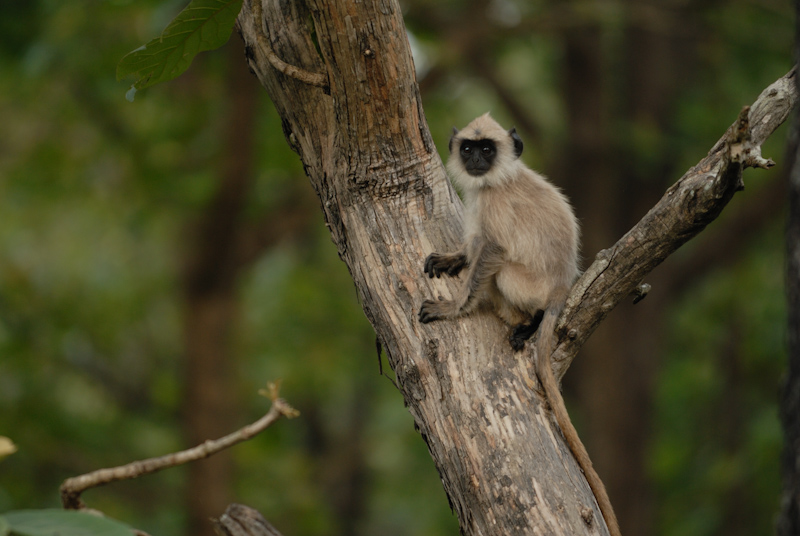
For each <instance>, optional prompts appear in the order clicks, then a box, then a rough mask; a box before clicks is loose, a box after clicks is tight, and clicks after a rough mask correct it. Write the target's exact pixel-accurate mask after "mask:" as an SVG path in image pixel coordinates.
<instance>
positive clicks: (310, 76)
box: [250, 0, 329, 88]
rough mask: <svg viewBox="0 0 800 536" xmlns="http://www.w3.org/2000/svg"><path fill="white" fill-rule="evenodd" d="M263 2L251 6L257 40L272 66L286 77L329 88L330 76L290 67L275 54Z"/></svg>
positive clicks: (257, 1)
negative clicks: (266, 28)
mask: <svg viewBox="0 0 800 536" xmlns="http://www.w3.org/2000/svg"><path fill="white" fill-rule="evenodd" d="M261 1H262V0H253V2H252V3H251V4H250V9H251V10H252V12H253V18H254V19H255V22H256V24H255V30H256V39H257V40H258V44H259V45H260V46H261V47H262V48H263V49H264V53H265V54H266V56H267V60H268V61H269V63H270V65H272V66H273V67H274V68H275V69H277V70H278V71H279V72H281V73H283V74H285V75H286V76H289V77H291V78H294V79H296V80H299V81H301V82H303V83H306V84H309V85H312V86H316V87H321V88H328V87H329V83H328V75H326V74H322V73H312V72H309V71H306V70H304V69H300V68H299V67H295V66H294V65H289V64H288V63H286V62H285V61H283V60H282V59H280V58H279V57H278V55H277V54H275V51H273V50H272V43H271V42H270V40H269V37H267V34H266V32H265V31H264V16H263V11H262V8H261Z"/></svg>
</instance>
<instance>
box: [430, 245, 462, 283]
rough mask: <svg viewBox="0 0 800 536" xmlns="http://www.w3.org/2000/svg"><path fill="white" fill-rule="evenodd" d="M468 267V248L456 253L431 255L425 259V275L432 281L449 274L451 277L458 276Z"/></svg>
mask: <svg viewBox="0 0 800 536" xmlns="http://www.w3.org/2000/svg"><path fill="white" fill-rule="evenodd" d="M466 265H467V253H466V247H464V248H461V249H460V250H459V251H456V252H455V253H431V254H430V255H428V258H427V259H425V273H426V274H428V277H430V278H431V279H432V278H433V277H434V276H436V277H442V274H447V275H449V276H450V277H454V276H457V275H458V274H459V273H460V272H461V270H463V269H464V267H465V266H466Z"/></svg>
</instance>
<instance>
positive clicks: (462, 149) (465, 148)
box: [461, 145, 472, 154]
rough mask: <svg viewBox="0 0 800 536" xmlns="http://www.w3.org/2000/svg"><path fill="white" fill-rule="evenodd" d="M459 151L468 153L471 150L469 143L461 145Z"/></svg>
mask: <svg viewBox="0 0 800 536" xmlns="http://www.w3.org/2000/svg"><path fill="white" fill-rule="evenodd" d="M461 152H462V153H465V154H469V153H471V152H472V147H470V146H469V145H463V146H462V147H461Z"/></svg>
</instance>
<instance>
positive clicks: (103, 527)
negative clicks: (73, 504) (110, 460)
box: [0, 509, 133, 536]
mask: <svg viewBox="0 0 800 536" xmlns="http://www.w3.org/2000/svg"><path fill="white" fill-rule="evenodd" d="M3 519H4V520H5V522H6V523H7V524H8V528H9V529H10V532H8V533H7V534H9V535H10V536H132V535H133V530H131V528H130V527H128V526H127V525H125V524H123V523H120V522H119V521H115V520H113V519H109V518H107V517H98V516H95V515H92V514H87V513H85V512H76V511H73V510H57V509H52V510H16V511H13V512H6V513H5V514H3V517H2V518H0V535H2V534H5V533H3V532H2V521H3Z"/></svg>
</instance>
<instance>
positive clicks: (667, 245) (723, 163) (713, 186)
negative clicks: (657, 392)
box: [553, 70, 798, 377]
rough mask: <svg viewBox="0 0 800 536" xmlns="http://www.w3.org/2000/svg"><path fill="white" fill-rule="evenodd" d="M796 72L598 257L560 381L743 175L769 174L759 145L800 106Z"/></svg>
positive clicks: (573, 297)
mask: <svg viewBox="0 0 800 536" xmlns="http://www.w3.org/2000/svg"><path fill="white" fill-rule="evenodd" d="M794 77H795V70H792V71H790V72H789V73H788V74H786V75H785V76H783V77H782V78H780V79H779V80H777V81H776V82H775V83H773V84H771V85H770V86H769V87H767V88H766V89H765V90H764V91H762V92H761V95H759V97H758V99H757V100H756V102H754V103H753V105H752V106H750V107H745V108H744V109H743V110H742V112H741V113H740V114H739V118H738V119H737V121H736V122H735V123H734V124H733V125H731V127H730V128H728V130H727V132H725V134H724V135H723V136H722V138H720V140H719V141H718V142H717V143H716V144H715V145H714V147H713V148H712V149H711V151H710V152H709V153H708V156H706V157H705V158H704V159H703V160H701V161H700V162H699V163H698V164H697V165H696V166H694V167H693V168H691V169H690V170H689V171H687V172H686V174H684V176H683V177H681V179H680V180H679V181H678V182H676V183H675V184H674V185H673V186H671V187H670V188H669V189H668V190H667V191H666V193H665V194H664V196H663V197H662V198H661V200H660V201H659V202H658V203H657V204H656V205H655V206H654V207H653V208H652V209H650V211H649V212H648V213H647V214H646V215H645V216H644V217H643V218H642V219H641V220H640V221H639V223H637V224H636V225H635V226H634V227H633V228H632V229H631V230H630V231H628V232H627V233H626V234H625V235H624V236H623V237H622V238H620V239H619V240H618V241H617V243H616V244H614V245H613V246H611V247H610V248H608V249H605V250H603V251H601V252H600V253H598V254H597V257H596V259H595V261H594V263H592V265H591V266H589V268H588V269H587V270H586V272H584V274H583V275H582V276H581V277H580V279H579V280H578V281H577V283H575V286H574V287H573V288H572V292H571V293H570V297H569V299H568V301H567V307H566V308H565V310H564V313H563V315H562V317H561V320H560V321H559V333H562V334H566V337H562V338H561V342H560V343H559V345H558V346H557V348H556V350H555V352H554V357H553V359H554V361H555V362H556V364H555V367H556V374H557V376H558V377H560V376H562V375H563V374H564V372H565V371H566V369H567V368H568V367H569V364H570V363H571V361H572V359H573V358H574V357H575V355H576V354H577V352H578V349H579V348H580V347H581V346H582V345H583V343H584V342H585V341H586V339H587V338H588V337H589V335H591V334H592V332H593V331H594V329H595V328H596V327H597V325H598V324H599V323H600V322H601V321H602V320H603V319H604V318H605V317H606V315H607V314H608V313H609V312H610V311H611V310H612V309H613V308H614V307H615V306H616V305H617V304H618V303H619V302H620V301H621V300H623V299H625V298H626V297H627V296H628V295H630V294H631V292H633V291H634V289H635V288H636V287H637V285H639V283H640V282H641V280H642V278H643V277H644V276H645V275H646V274H647V273H649V272H650V271H651V270H652V269H653V268H655V267H656V266H658V265H659V264H660V263H661V262H662V261H663V260H664V259H666V258H667V257H668V256H669V255H670V254H671V253H672V252H674V251H675V250H676V249H678V248H679V247H680V246H681V245H683V244H684V243H686V242H687V241H688V240H689V239H691V238H693V237H694V236H695V235H697V234H698V233H699V232H700V231H702V230H703V229H704V228H705V227H706V225H708V224H709V223H710V222H711V221H712V220H714V219H715V218H716V217H717V216H718V215H719V213H720V212H721V211H722V209H723V208H724V207H725V205H727V204H728V201H730V199H731V197H733V194H734V193H735V192H737V191H739V190H741V189H742V188H743V187H744V183H743V182H742V169H744V168H745V167H762V168H766V167H771V162H772V161H771V160H767V159H764V158H762V157H761V144H762V143H763V142H764V141H765V140H766V139H767V138H768V137H769V136H770V135H771V134H772V133H773V132H774V131H775V129H777V128H778V126H780V125H781V123H783V122H784V121H785V120H786V118H787V117H788V115H789V113H790V112H791V110H792V108H793V107H794V105H795V103H796V102H797V100H798V96H797V91H796V89H795V85H794Z"/></svg>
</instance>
